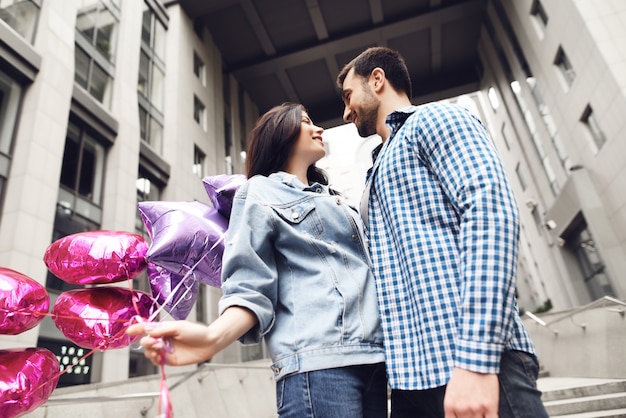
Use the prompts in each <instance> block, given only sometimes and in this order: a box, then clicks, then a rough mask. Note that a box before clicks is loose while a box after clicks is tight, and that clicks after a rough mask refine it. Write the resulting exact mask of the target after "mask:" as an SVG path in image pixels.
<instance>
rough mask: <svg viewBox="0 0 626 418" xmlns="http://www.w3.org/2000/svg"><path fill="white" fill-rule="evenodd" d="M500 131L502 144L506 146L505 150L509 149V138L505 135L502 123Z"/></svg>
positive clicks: (504, 126)
mask: <svg viewBox="0 0 626 418" xmlns="http://www.w3.org/2000/svg"><path fill="white" fill-rule="evenodd" d="M500 133H501V134H502V140H503V141H504V145H505V146H506V149H507V150H509V151H510V150H511V144H510V143H509V138H508V137H507V134H506V124H505V123H503V124H502V128H500Z"/></svg>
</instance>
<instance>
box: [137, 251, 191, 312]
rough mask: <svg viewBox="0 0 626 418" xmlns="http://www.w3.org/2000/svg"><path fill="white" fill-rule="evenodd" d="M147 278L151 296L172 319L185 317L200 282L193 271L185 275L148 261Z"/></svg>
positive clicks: (189, 310)
mask: <svg viewBox="0 0 626 418" xmlns="http://www.w3.org/2000/svg"><path fill="white" fill-rule="evenodd" d="M148 278H149V279H150V290H151V291H152V297H153V298H154V300H156V301H157V303H158V304H159V305H161V306H163V309H165V310H166V311H167V312H169V314H170V315H171V316H172V318H174V319H186V318H187V316H189V313H190V312H191V309H192V308H193V304H194V303H195V302H196V299H197V298H198V291H199V290H200V282H199V281H198V279H197V278H196V277H195V272H191V273H189V274H187V275H186V276H183V275H180V274H176V273H172V272H170V271H168V270H167V269H166V268H163V267H161V266H157V265H156V264H152V263H148Z"/></svg>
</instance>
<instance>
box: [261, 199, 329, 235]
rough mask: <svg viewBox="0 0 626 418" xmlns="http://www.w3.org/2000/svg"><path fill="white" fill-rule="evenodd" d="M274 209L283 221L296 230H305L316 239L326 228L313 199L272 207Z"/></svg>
mask: <svg viewBox="0 0 626 418" xmlns="http://www.w3.org/2000/svg"><path fill="white" fill-rule="evenodd" d="M272 209H273V210H274V212H276V214H277V215H278V216H279V217H280V218H281V219H283V220H284V221H286V222H287V223H288V224H290V225H291V226H293V227H294V228H296V229H301V230H305V231H307V232H309V233H310V234H311V235H313V236H316V237H319V236H320V235H321V234H322V231H323V229H324V228H323V226H322V221H321V219H320V218H319V216H318V215H317V211H316V210H315V202H314V201H313V199H307V200H303V201H299V202H296V203H293V204H289V205H280V206H272ZM305 220H306V222H305ZM301 232H302V231H301Z"/></svg>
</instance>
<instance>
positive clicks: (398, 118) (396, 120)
mask: <svg viewBox="0 0 626 418" xmlns="http://www.w3.org/2000/svg"><path fill="white" fill-rule="evenodd" d="M416 111H417V106H413V105H411V106H407V107H403V108H401V109H396V110H394V111H393V112H391V113H390V114H389V115H388V116H387V119H386V120H385V123H386V124H387V126H388V127H389V130H390V131H391V132H390V134H389V139H391V138H393V137H394V135H395V134H396V132H398V129H400V127H401V126H402V125H404V122H406V120H407V119H408V118H409V116H411V115H412V114H413V113H415V112H416Z"/></svg>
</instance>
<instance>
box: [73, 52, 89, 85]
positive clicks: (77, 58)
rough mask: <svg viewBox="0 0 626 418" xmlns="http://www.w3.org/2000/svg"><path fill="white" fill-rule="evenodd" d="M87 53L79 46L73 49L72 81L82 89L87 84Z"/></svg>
mask: <svg viewBox="0 0 626 418" xmlns="http://www.w3.org/2000/svg"><path fill="white" fill-rule="evenodd" d="M90 63H91V60H90V59H89V55H87V53H86V52H85V51H83V50H82V49H81V48H80V47H78V46H77V47H76V49H75V50H74V81H75V82H76V83H77V84H78V85H79V86H81V87H82V88H84V89H87V85H88V84H89V65H90Z"/></svg>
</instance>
